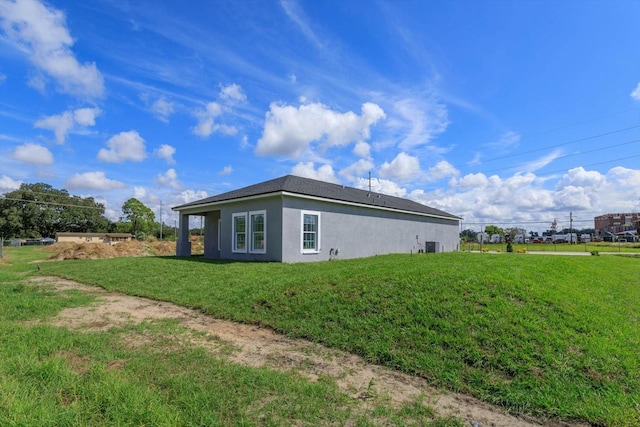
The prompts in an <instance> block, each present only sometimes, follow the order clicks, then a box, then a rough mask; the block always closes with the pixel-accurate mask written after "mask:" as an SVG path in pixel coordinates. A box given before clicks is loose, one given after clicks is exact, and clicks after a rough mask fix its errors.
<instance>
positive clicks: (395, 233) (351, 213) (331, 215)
mask: <svg viewBox="0 0 640 427" xmlns="http://www.w3.org/2000/svg"><path fill="white" fill-rule="evenodd" d="M283 206H284V207H283V221H282V222H283V226H284V228H283V246H284V248H286V249H285V252H284V253H283V256H282V261H284V262H308V261H324V260H328V259H329V255H330V250H331V249H336V248H338V249H339V254H338V257H337V258H338V259H341V258H342V259H346V258H361V257H368V256H373V255H382V254H389V253H407V254H408V253H411V252H413V253H416V252H418V250H419V249H422V248H424V246H422V245H424V242H426V241H428V242H438V245H437V247H438V251H440V252H450V251H455V250H458V249H459V248H458V245H459V224H458V221H455V220H454V221H452V220H445V219H438V218H430V217H424V216H418V215H410V214H405V213H398V212H391V211H384V210H372V209H367V208H362V207H357V206H347V205H340V204H335V203H327V202H322V201H315V200H307V199H299V198H292V197H285V198H284V200H283ZM302 210H311V211H319V212H321V217H320V234H321V235H320V245H321V246H320V249H321V251H320V253H317V254H302V252H301V249H300V245H301V243H300V239H301V237H300V233H301V230H300V229H301V211H302ZM416 236H417V239H416Z"/></svg>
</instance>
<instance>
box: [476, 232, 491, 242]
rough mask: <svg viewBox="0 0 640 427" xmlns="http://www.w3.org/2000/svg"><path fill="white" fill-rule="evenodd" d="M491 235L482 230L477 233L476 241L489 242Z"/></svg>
mask: <svg viewBox="0 0 640 427" xmlns="http://www.w3.org/2000/svg"><path fill="white" fill-rule="evenodd" d="M490 237H491V236H489V233H485V232H480V233H478V234H476V241H477V242H478V243H489V239H490Z"/></svg>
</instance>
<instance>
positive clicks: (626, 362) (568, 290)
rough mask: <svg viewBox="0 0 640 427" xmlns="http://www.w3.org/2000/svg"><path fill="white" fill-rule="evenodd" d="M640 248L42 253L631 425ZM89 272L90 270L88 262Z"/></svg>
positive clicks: (389, 362) (637, 405)
mask: <svg viewBox="0 0 640 427" xmlns="http://www.w3.org/2000/svg"><path fill="white" fill-rule="evenodd" d="M639 262H640V260H639V259H638V258H636V257H633V258H629V257H626V258H625V257H618V256H602V257H558V256H523V255H517V254H512V255H509V256H507V255H487V254H468V253H448V254H438V255H420V256H417V255H414V256H413V257H411V256H409V255H391V256H381V257H373V258H369V259H361V260H343V261H333V262H325V263H312V264H294V265H286V264H275V263H237V262H216V261H208V260H204V259H202V258H189V259H185V258H160V257H158V258H144V259H140V258H137V259H133V258H120V259H111V260H97V261H65V262H60V263H47V264H46V265H43V274H56V275H61V276H64V277H67V278H71V279H76V280H79V281H81V282H84V283H90V284H94V285H99V286H102V287H104V288H106V289H109V290H117V291H120V292H124V293H128V294H133V295H140V296H146V297H150V298H154V299H159V300H167V301H173V302H176V303H178V304H182V305H185V306H190V307H196V308H199V309H202V310H203V311H205V312H207V313H210V314H212V315H214V316H217V317H221V318H227V319H231V320H235V321H241V322H247V323H255V324H261V325H265V326H269V327H271V328H273V329H275V330H277V331H280V332H283V333H286V334H288V335H289V336H293V337H299V338H305V339H309V340H312V341H317V342H321V343H323V344H326V345H329V346H332V347H337V348H341V349H344V350H347V351H350V352H353V353H356V354H359V355H361V356H363V357H364V358H366V359H367V360H368V361H371V362H374V363H380V364H384V365H386V366H389V367H391V368H394V369H398V370H401V371H404V372H408V373H411V374H415V375H419V376H422V377H425V378H427V379H429V380H430V382H431V383H433V384H435V385H437V386H441V387H446V388H448V389H450V390H454V391H459V392H463V393H468V394H471V395H474V396H476V397H479V398H480V399H482V400H484V401H487V402H491V403H495V404H498V405H501V406H503V407H504V408H506V409H508V410H510V411H512V412H514V413H525V414H532V415H537V416H543V417H559V418H562V419H564V420H579V421H586V422H590V423H593V424H596V425H629V426H631V425H639V424H640V364H639V358H638V348H640V305H639V304H638V301H640V264H639ZM97 272H98V273H99V274H97Z"/></svg>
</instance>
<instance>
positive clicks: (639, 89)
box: [631, 83, 640, 101]
mask: <svg viewBox="0 0 640 427" xmlns="http://www.w3.org/2000/svg"><path fill="white" fill-rule="evenodd" d="M631 97H632V98H633V99H635V100H636V101H640V83H638V86H636V88H635V89H634V90H633V92H631Z"/></svg>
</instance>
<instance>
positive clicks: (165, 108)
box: [151, 96, 175, 123]
mask: <svg viewBox="0 0 640 427" xmlns="http://www.w3.org/2000/svg"><path fill="white" fill-rule="evenodd" d="M174 111H175V110H174V104H173V102H170V101H167V99H166V98H165V97H164V96H162V97H160V98H158V99H157V100H156V101H155V102H154V103H153V104H151V112H152V113H153V115H154V116H156V118H157V119H158V120H160V121H163V122H165V123H168V122H169V116H171V115H172V114H173V113H174Z"/></svg>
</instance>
